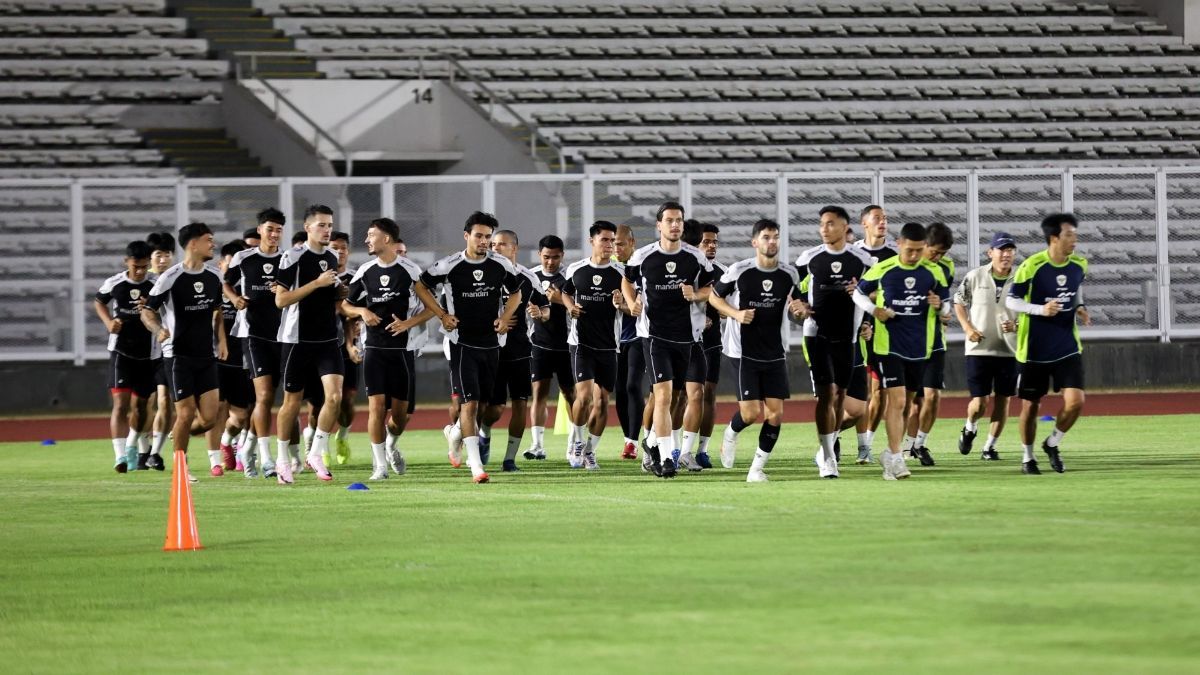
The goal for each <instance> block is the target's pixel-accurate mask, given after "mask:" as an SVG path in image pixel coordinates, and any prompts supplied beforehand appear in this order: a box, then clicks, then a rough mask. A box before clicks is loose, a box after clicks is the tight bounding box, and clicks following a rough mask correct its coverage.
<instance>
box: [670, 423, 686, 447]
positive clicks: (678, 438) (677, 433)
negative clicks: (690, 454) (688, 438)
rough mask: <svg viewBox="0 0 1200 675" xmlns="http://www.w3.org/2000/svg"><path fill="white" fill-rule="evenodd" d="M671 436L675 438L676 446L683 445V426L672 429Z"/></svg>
mask: <svg viewBox="0 0 1200 675" xmlns="http://www.w3.org/2000/svg"><path fill="white" fill-rule="evenodd" d="M671 438H673V439H674V440H675V447H676V448H681V447H683V428H682V427H680V428H678V429H672V430H671Z"/></svg>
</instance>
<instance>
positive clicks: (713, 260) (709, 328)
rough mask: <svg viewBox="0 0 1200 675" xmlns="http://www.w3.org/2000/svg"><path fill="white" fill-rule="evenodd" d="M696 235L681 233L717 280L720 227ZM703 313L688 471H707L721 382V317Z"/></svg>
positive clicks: (708, 310)
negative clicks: (696, 418)
mask: <svg viewBox="0 0 1200 675" xmlns="http://www.w3.org/2000/svg"><path fill="white" fill-rule="evenodd" d="M697 230H698V231H697V232H696V233H695V234H694V235H692V236H694V237H695V239H694V240H692V239H691V238H690V237H689V234H688V232H687V231H686V229H685V231H684V241H686V242H687V243H689V244H692V245H693V246H695V247H696V248H698V249H700V252H701V253H703V254H704V257H705V258H707V259H708V262H709V264H710V265H712V268H713V271H712V278H713V279H720V278H721V275H723V274H725V272H726V267H725V266H724V265H722V264H721V263H719V262H717V246H718V245H719V243H720V236H721V228H719V227H717V226H716V225H713V224H712V223H700V224H699V227H698V228H697ZM704 310H705V324H704V332H703V333H702V334H701V335H700V342H701V346H702V349H703V353H704V363H703V364H697V366H699V365H703V366H704V385H703V386H704V391H703V394H702V395H701V397H700V404H701V409H700V440H699V444H698V445H699V447H698V448H697V452H696V458H695V460H694V461H692V462H689V465H688V466H687V467H686V468H688V469H690V470H694V471H698V470H700V469H711V468H712V460H710V459H709V457H708V444H709V442H710V441H712V432H713V424H714V418H715V415H716V407H717V384H718V383H719V382H720V381H721V314H720V312H718V311H717V309H716V308H715V307H713V306H712V305H709V306H707V307H705V308H704Z"/></svg>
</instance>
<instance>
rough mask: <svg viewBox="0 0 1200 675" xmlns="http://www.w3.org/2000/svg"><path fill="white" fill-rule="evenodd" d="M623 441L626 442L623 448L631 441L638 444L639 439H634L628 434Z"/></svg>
mask: <svg viewBox="0 0 1200 675" xmlns="http://www.w3.org/2000/svg"><path fill="white" fill-rule="evenodd" d="M623 443H624V445H622V446H621V447H622V448H624V447H625V445H629V444H630V443H633V444H634V445H637V441H635V440H633V439H632V438H630V437H628V436H626V437H625V440H624V441H623Z"/></svg>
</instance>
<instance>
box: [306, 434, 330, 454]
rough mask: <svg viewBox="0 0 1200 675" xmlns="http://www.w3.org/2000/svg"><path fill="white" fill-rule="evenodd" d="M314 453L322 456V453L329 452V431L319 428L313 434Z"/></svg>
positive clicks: (312, 451)
mask: <svg viewBox="0 0 1200 675" xmlns="http://www.w3.org/2000/svg"><path fill="white" fill-rule="evenodd" d="M310 452H311V453H312V454H314V455H317V456H318V457H320V456H321V454H322V453H326V452H329V432H327V431H321V430H320V429H318V430H317V431H316V432H315V433H314V434H313V444H312V450H311V451H310Z"/></svg>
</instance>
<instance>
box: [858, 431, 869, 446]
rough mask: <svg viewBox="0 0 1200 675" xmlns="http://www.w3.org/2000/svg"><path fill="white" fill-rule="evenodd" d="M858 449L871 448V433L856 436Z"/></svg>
mask: <svg viewBox="0 0 1200 675" xmlns="http://www.w3.org/2000/svg"><path fill="white" fill-rule="evenodd" d="M858 447H860V448H870V447H871V432H869V431H864V432H862V433H861V434H858Z"/></svg>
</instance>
